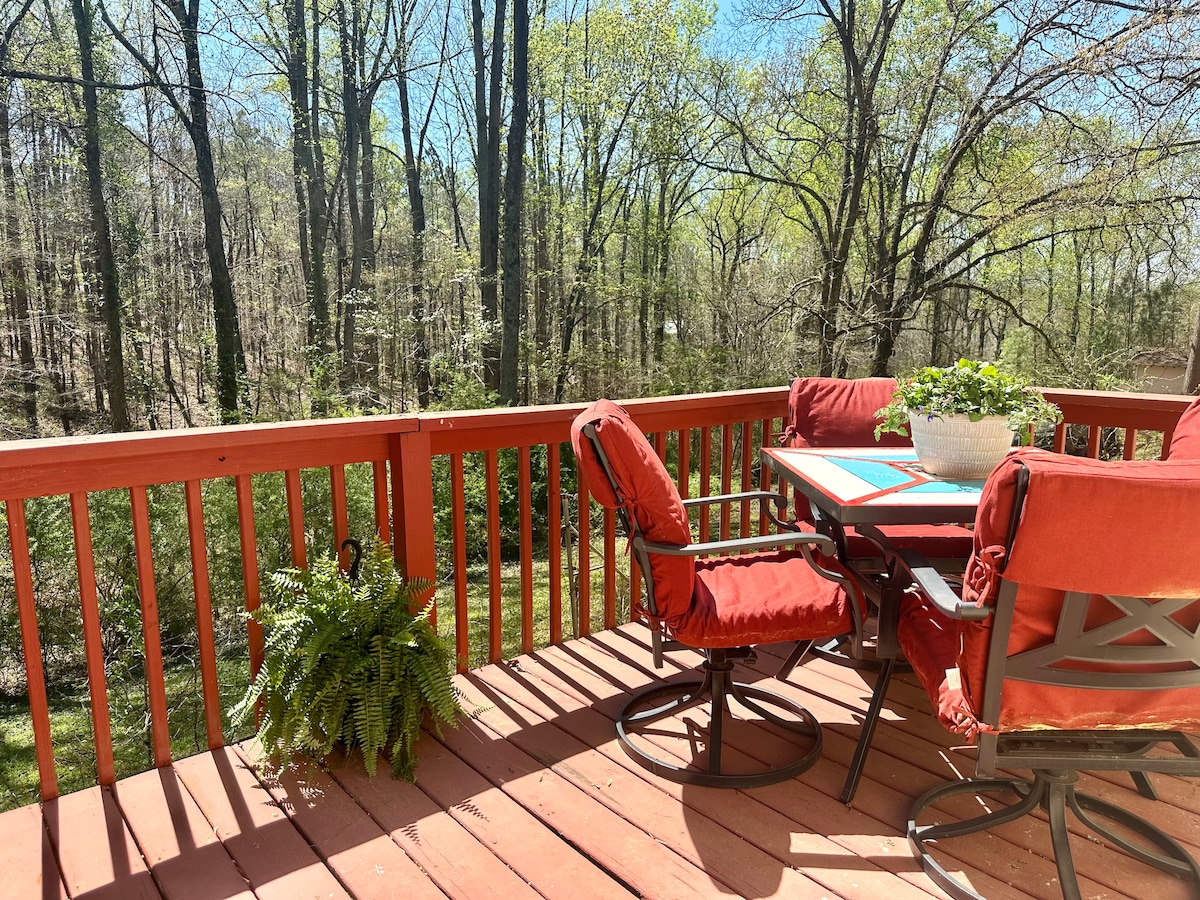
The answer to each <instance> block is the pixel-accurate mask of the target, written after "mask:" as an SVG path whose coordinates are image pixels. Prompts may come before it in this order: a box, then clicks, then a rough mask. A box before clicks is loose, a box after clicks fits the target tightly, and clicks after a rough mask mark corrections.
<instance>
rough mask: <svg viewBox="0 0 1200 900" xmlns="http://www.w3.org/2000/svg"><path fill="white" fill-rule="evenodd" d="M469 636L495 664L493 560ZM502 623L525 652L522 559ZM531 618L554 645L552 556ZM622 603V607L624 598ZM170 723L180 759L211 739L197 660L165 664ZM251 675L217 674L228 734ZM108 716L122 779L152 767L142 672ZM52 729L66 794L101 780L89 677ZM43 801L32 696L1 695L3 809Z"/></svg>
mask: <svg viewBox="0 0 1200 900" xmlns="http://www.w3.org/2000/svg"><path fill="white" fill-rule="evenodd" d="M467 582H468V584H467V594H468V604H467V611H468V626H467V627H468V629H469V631H468V634H469V639H470V647H471V653H470V659H469V665H470V666H473V667H474V666H481V665H485V664H486V663H487V661H488V659H487V656H488V625H489V615H488V572H487V563H486V562H479V563H476V564H473V565H470V566H469V567H468V571H467ZM627 583H628V581H627V579H626V578H624V577H623V576H618V592H617V599H618V607H619V608H618V621H623V620H624V619H625V618H628V589H627V588H626V587H624V586H625V585H627ZM501 586H502V598H503V600H502V602H503V606H502V611H501V630H502V647H503V655H504V658H506V659H507V658H510V657H513V656H518V655H519V654H520V652H521V585H520V566H519V565H517V564H505V565H504V566H503V567H502V568H501ZM532 587H533V621H534V635H533V641H534V646H535V647H544V646H546V645H547V644H548V643H549V642H550V569H549V563H548V562H547V561H545V560H541V561H535V562H534V566H533V585H532ZM603 596H604V594H603V575H602V573H600V572H594V573H593V576H592V610H591V628H592V630H599V629H600V628H602V627H603ZM562 598H563V600H562V603H563V634H564V636H566V637H571V636H572V635H573V634H574V631H573V627H572V617H571V605H570V601H569V593H568V589H567V575H566V572H565V571H564V573H563V579H562ZM437 601H438V632H439V633H440V634H441V636H442V637H443V638H444V639H445V640H446V641H447V642H448V643H449V644H450V646H451V647H453V646H454V633H455V618H454V590H453V587H452V585H450V584H445V585H442V586H440V587H439V589H438V592H437ZM622 601H624V607H623V609H621V603H622ZM165 676H166V683H167V708H168V723H169V727H170V734H171V755H172V757H173V758H175V759H180V758H183V757H185V756H191V755H193V754H195V753H199V752H202V751H203V750H205V749H206V748H207V746H208V742H207V737H206V733H205V727H204V699H203V691H202V688H201V682H200V667H199V664H198V663H197V662H195V661H194V660H190V659H184V660H176V661H174V662H171V663H167V664H166V666H165ZM249 677H250V666H249V660H248V658H247V657H246V656H245V655H236V654H232V655H226V656H223V657H221V658H220V659H218V661H217V681H218V684H219V685H220V690H221V711H222V716H221V718H222V725H223V730H224V734H225V739H226V741H234V740H241V739H243V738H246V737H249V730H248V729H244V728H243V729H241V730H235V729H233V728H232V726H231V724H230V722H229V716H228V711H229V710H230V709H231V708H232V707H233V706H234V705H235V704H236V703H237V701H238V700H240V699H241V697H242V695H243V694H244V693H245V690H246V686H247V683H248V681H249ZM108 703H109V715H110V719H111V723H112V737H113V753H114V764H115V768H116V773H117V777H118V778H126V777H128V776H130V775H134V774H136V773H138V772H143V771H145V770H147V769H149V768H151V767H152V766H153V759H152V756H151V739H150V730H149V722H150V719H149V713H148V711H147V710H148V707H147V703H146V696H145V685H144V682H143V681H142V679H141V678H140V677H138V678H125V679H121V680H118V679H110V681H109V683H108ZM50 731H51V740H52V742H53V745H54V760H55V765H56V769H57V772H58V787H59V792H60V793H63V794H65V793H69V792H70V791H77V790H82V789H84V788H88V787H91V786H92V785H93V784H95V783H96V754H95V749H94V742H93V733H92V716H91V703H90V700H89V697H88V688H87V682H86V677H85V676H82V675H81V676H80V678H79V679H78V681H77V682H76V683H73V684H71V685H67V686H63V687H60V688H58V689H57V690H55V691H54V692H53V693H52V695H51V696H50ZM37 800H38V769H37V756H36V753H35V750H34V742H33V726H32V722H31V719H30V715H29V701H28V698H27V697H26V696H25V695H18V696H9V695H3V694H0V810H5V809H13V808H15V807H18V806H24V805H26V804H29V803H35V802H37Z"/></svg>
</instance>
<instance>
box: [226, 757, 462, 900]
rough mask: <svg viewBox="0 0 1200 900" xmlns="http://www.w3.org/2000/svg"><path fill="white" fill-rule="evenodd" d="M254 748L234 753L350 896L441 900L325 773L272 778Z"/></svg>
mask: <svg viewBox="0 0 1200 900" xmlns="http://www.w3.org/2000/svg"><path fill="white" fill-rule="evenodd" d="M259 749H260V748H259V745H258V744H257V742H255V741H247V742H246V743H245V744H243V745H241V746H239V747H238V748H237V753H238V756H239V757H240V758H241V759H242V761H243V762H244V763H246V765H248V766H249V767H251V768H252V769H254V772H255V774H256V775H257V776H258V777H259V780H260V781H261V782H262V783H263V784H264V785H265V786H266V788H267V790H268V791H269V792H270V794H271V797H272V798H273V799H274V800H275V802H276V803H278V804H279V805H280V807H281V808H282V809H283V810H284V812H285V813H286V814H287V816H288V818H289V819H290V820H291V822H292V824H293V825H295V826H296V828H298V829H299V830H300V833H301V834H303V835H304V837H305V839H306V840H307V841H308V843H309V844H311V845H312V847H313V849H314V850H316V852H317V854H318V855H319V856H320V857H321V859H322V860H323V861H324V862H325V865H326V866H328V867H329V869H330V870H331V871H332V872H333V873H334V874H335V875H336V876H337V878H338V880H339V881H341V883H342V884H343V885H345V887H346V889H347V890H348V891H350V893H351V894H353V895H354V896H355V897H371V898H378V900H445V894H443V893H442V892H441V891H439V890H438V889H437V888H436V887H435V886H434V885H433V883H432V882H431V881H430V880H429V879H428V878H427V877H426V876H425V873H424V872H422V871H421V869H420V867H419V866H417V864H416V863H414V862H413V861H412V860H411V859H410V858H409V857H408V856H407V855H406V854H405V853H404V851H403V850H401V849H400V848H399V847H397V846H396V844H395V843H394V842H393V841H392V839H391V838H390V837H388V835H387V834H386V832H384V830H383V829H382V828H380V827H379V825H378V824H377V823H376V822H374V821H373V820H372V819H371V818H369V817H368V816H366V815H364V813H363V810H362V807H360V806H359V805H358V804H357V803H356V802H355V800H354V798H353V797H351V796H350V795H349V794H347V793H346V792H345V791H344V790H342V788H341V786H340V785H339V784H338V783H337V782H336V781H334V780H333V778H332V777H331V776H330V775H329V773H328V772H325V771H322V770H321V769H318V768H317V767H315V766H308V767H299V768H295V769H289V770H287V771H286V772H283V773H282V774H279V775H278V776H275V775H271V774H268V773H266V772H264V771H263V770H262V769H263V764H262V761H261V759H260V753H259Z"/></svg>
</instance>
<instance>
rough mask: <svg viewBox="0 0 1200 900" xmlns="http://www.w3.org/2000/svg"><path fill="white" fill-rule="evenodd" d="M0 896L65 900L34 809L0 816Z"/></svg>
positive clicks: (11, 811)
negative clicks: (1, 873) (0, 874)
mask: <svg viewBox="0 0 1200 900" xmlns="http://www.w3.org/2000/svg"><path fill="white" fill-rule="evenodd" d="M0 872H3V873H4V875H3V877H0V897H2V898H4V900H19V898H23V897H35V898H40V900H66V897H67V889H66V888H65V887H64V886H63V882H62V875H61V874H59V871H58V862H57V861H56V860H55V858H54V850H53V849H52V848H51V846H50V839H49V838H48V837H46V831H45V829H44V828H42V816H41V812H40V810H39V809H38V807H37V806H36V805H35V806H23V807H21V808H20V809H12V810H9V811H8V812H5V813H0Z"/></svg>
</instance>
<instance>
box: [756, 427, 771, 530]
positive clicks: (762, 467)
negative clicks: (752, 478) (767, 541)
mask: <svg viewBox="0 0 1200 900" xmlns="http://www.w3.org/2000/svg"><path fill="white" fill-rule="evenodd" d="M773 424H774V420H772V419H763V420H762V421H761V422H760V423H759V428H760V430H761V433H762V446H764V447H771V446H773V445H774V443H775V442H774V441H773V440H771V438H772V437H773V433H772V431H771V426H772V425H773ZM758 488H759V490H762V491H769V490H771V470H770V469H768V468H767V465H766V463H764V462H763V461H762V454H759V462H758ZM770 521H771V520H770V519H768V518H767V504H766V503H760V504H758V533H759V534H766V533H767V532H768V531H769V530H770V529H769V524H768V523H769V522H770Z"/></svg>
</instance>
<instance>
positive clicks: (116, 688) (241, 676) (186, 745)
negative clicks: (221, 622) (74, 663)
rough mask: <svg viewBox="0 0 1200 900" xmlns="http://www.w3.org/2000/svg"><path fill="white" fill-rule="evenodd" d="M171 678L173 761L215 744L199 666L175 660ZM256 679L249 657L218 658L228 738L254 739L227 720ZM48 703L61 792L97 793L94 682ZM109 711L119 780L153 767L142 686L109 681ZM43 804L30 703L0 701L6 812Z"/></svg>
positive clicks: (0, 782)
mask: <svg viewBox="0 0 1200 900" xmlns="http://www.w3.org/2000/svg"><path fill="white" fill-rule="evenodd" d="M164 674H165V677H166V686H167V709H168V714H167V720H168V724H169V730H170V736H171V755H172V756H173V757H174V758H176V759H179V758H182V757H184V756H191V755H192V754H195V753H198V752H200V751H202V750H204V749H206V748H207V746H208V740H207V737H206V734H205V729H204V699H203V693H202V690H201V687H200V673H199V665H198V664H194V663H193V662H192V661H189V660H180V661H175V662H173V663H171V664H168V665H167V666H166V667H165V672H164ZM249 676H250V666H249V661H248V659H247V658H245V657H238V656H226V657H222V658H220V659H218V660H217V681H218V684H219V686H220V691H221V709H222V725H223V728H224V733H225V736H226V739H227V740H228V739H240V738H243V737H248V736H249V735H248V734H239V733H236V732H234V731H233V730H232V729H231V726H230V723H229V717H228V715H227V714H226V711H227V710H229V709H230V708H231V707H232V706H233V705H234V703H236V702H237V700H238V699H240V698H241V696H242V694H243V693H245V690H246V684H247V682H248V681H249ZM49 699H50V735H51V740H52V742H53V745H54V762H55V767H56V769H57V772H58V789H59V792H60V793H63V794H66V793H69V792H71V791H78V790H82V789H84V788H87V787H91V786H92V785H93V784H95V783H96V752H95V746H94V740H93V732H92V714H91V702H90V699H89V697H88V689H87V683H86V681H85V682H83V683H81V684H76V685H71V686H68V687H64V688H61V689H59V690H56V691H54V692H53V693H52V694H51V695H50V698H49ZM108 705H109V718H110V721H111V727H112V739H113V757H114V758H113V763H114V766H115V768H116V772H117V777H118V778H126V777H128V776H130V775H134V774H136V773H138V772H144V771H145V770H147V769H149V768H151V767H152V766H153V759H152V756H151V742H150V740H151V739H150V729H149V721H150V719H149V714H148V712H147V705H146V697H145V687H144V684H143V683H142V681H141V680H140V679H137V680H135V679H124V680H121V681H116V680H114V681H112V682H110V683H109V685H108ZM37 800H38V768H37V756H36V752H35V750H34V743H33V724H32V721H31V719H30V716H29V700H28V698H27V697H26V696H25V695H19V696H7V695H0V810H4V809H12V808H14V807H18V806H24V805H26V804H28V803H35V802H37Z"/></svg>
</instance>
